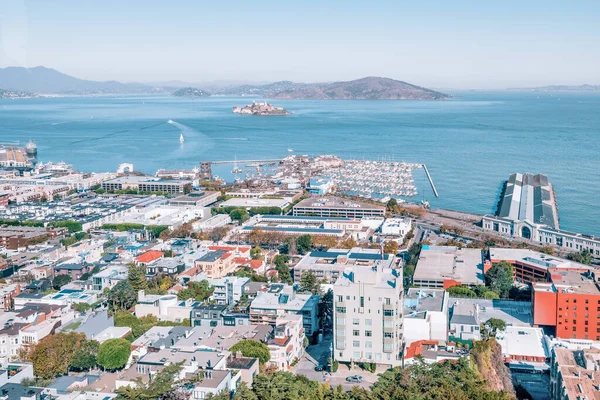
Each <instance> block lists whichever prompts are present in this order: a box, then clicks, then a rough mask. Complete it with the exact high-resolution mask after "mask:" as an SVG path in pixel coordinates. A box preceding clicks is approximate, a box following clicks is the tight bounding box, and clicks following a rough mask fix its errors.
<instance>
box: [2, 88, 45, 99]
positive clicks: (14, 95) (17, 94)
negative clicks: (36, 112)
mask: <svg viewBox="0 0 600 400" xmlns="http://www.w3.org/2000/svg"><path fill="white" fill-rule="evenodd" d="M35 97H40V96H39V95H37V94H35V93H29V92H23V91H21V90H17V91H13V90H4V89H0V99H31V98H35Z"/></svg>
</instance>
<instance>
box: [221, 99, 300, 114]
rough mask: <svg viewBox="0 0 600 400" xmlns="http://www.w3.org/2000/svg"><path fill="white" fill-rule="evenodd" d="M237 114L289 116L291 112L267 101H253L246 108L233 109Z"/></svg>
mask: <svg viewBox="0 0 600 400" xmlns="http://www.w3.org/2000/svg"><path fill="white" fill-rule="evenodd" d="M233 112H234V113H235V114H249V115H288V114H290V112H289V111H287V110H285V109H283V108H281V107H275V106H274V105H272V104H269V103H267V102H266V101H262V102H260V101H253V102H252V104H248V105H247V106H244V107H233Z"/></svg>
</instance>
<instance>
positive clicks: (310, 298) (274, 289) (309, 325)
mask: <svg viewBox="0 0 600 400" xmlns="http://www.w3.org/2000/svg"><path fill="white" fill-rule="evenodd" d="M318 306H319V296H318V295H313V294H299V293H296V292H295V291H294V288H293V287H292V286H289V285H285V284H281V283H274V284H271V286H269V288H268V289H267V291H266V292H258V293H257V295H256V298H255V299H254V300H252V303H251V304H250V322H251V323H252V324H268V325H272V326H275V325H276V324H277V318H279V317H282V316H284V315H286V314H297V315H301V316H302V324H303V327H304V329H305V331H306V333H307V334H308V335H312V334H313V333H315V332H316V331H318V330H319V318H318Z"/></svg>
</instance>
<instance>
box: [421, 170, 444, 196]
mask: <svg viewBox="0 0 600 400" xmlns="http://www.w3.org/2000/svg"><path fill="white" fill-rule="evenodd" d="M423 169H424V170H425V174H426V175H427V179H429V184H430V185H431V189H432V190H433V194H434V195H435V197H440V195H439V194H438V191H437V189H436V188H435V185H434V184H433V179H431V175H429V170H428V169H427V165H425V164H423Z"/></svg>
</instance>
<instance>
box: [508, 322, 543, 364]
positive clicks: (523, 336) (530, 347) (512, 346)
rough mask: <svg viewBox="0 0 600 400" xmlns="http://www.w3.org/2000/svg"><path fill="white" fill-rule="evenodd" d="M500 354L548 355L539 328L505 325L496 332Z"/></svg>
mask: <svg viewBox="0 0 600 400" xmlns="http://www.w3.org/2000/svg"><path fill="white" fill-rule="evenodd" d="M496 340H497V341H498V344H500V347H502V354H503V355H504V356H505V357H508V356H527V357H548V351H547V349H546V346H545V345H544V333H543V331H542V329H541V328H530V327H523V326H507V327H506V329H505V330H504V331H502V332H498V333H497V334H496Z"/></svg>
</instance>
